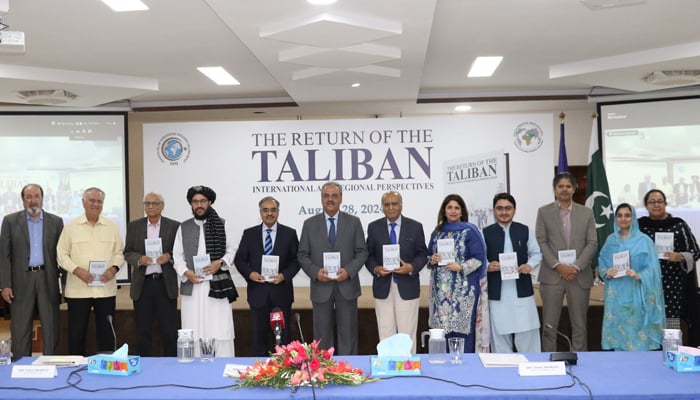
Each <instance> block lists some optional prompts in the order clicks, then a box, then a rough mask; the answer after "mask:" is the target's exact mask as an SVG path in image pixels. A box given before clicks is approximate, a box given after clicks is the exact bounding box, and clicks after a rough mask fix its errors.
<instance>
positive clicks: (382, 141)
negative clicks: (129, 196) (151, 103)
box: [143, 113, 554, 285]
mask: <svg viewBox="0 0 700 400" xmlns="http://www.w3.org/2000/svg"><path fill="white" fill-rule="evenodd" d="M553 120H554V117H553V115H552V114H551V113H542V114H499V115H469V116H462V115H460V116H439V117H437V116H435V117H406V118H372V119H329V120H293V121H209V122H185V123H158V124H144V130H143V146H144V193H147V192H150V191H155V192H159V193H161V194H162V195H163V196H164V198H165V201H166V204H167V207H166V209H165V211H164V213H165V215H167V216H168V217H171V218H174V219H176V220H179V221H183V220H186V219H188V218H191V217H192V210H191V207H190V205H189V204H187V201H186V199H185V194H186V192H187V189H188V188H189V187H190V186H193V185H206V186H209V187H211V188H213V189H214V190H215V191H216V193H217V198H216V203H215V204H214V205H213V207H214V208H215V209H216V211H217V212H218V213H219V215H220V216H221V217H222V218H225V219H226V223H227V226H228V230H229V231H230V232H231V236H232V238H233V243H234V245H237V244H238V241H239V240H240V238H241V234H242V232H243V230H244V229H245V228H247V227H250V226H252V225H255V224H260V223H261V220H260V213H259V210H258V202H259V201H260V199H262V198H263V197H266V196H272V197H274V198H275V199H277V200H278V201H279V202H280V207H279V209H280V211H279V222H280V223H282V224H285V225H288V226H290V227H292V228H294V229H296V230H297V233H298V234H300V233H301V229H302V226H303V223H304V220H306V219H307V218H309V217H311V216H312V215H315V214H318V213H320V212H322V211H323V209H322V204H321V187H322V185H323V184H324V183H326V182H328V181H336V182H338V183H339V184H340V185H341V186H342V188H343V199H342V204H341V207H340V209H341V211H344V212H347V213H348V214H352V215H355V216H357V217H358V218H360V220H361V221H362V225H363V227H364V229H365V232H366V229H367V225H368V224H369V223H370V222H372V221H374V220H376V219H378V218H381V217H384V214H383V211H382V206H381V197H382V194H384V193H386V192H387V191H397V192H399V193H401V195H402V197H403V215H405V216H407V217H409V218H413V219H415V220H417V221H419V222H421V223H422V224H423V227H424V230H425V234H426V236H430V233H431V232H432V231H433V229H435V224H436V217H437V213H438V208H439V207H440V203H441V202H442V200H443V198H444V196H445V193H451V192H457V193H459V194H460V195H462V196H463V197H464V198H465V200H466V201H467V204H468V206H469V210H470V212H471V211H472V210H480V209H484V210H490V208H491V202H492V200H493V195H494V194H495V193H496V192H497V191H503V190H505V189H506V184H505V182H506V181H507V178H506V175H507V174H506V171H505V163H504V161H503V160H504V153H505V154H508V162H509V164H510V167H511V168H510V169H511V171H510V175H509V176H510V180H509V184H510V185H511V187H510V189H511V193H512V194H513V196H515V197H516V198H517V199H518V217H517V218H518V221H521V222H523V223H525V224H528V225H530V226H534V223H535V218H536V214H537V207H539V206H541V205H543V204H545V203H548V202H551V201H552V188H551V180H552V170H553V165H554V157H553V154H554V149H553V147H552V140H551V137H552V130H553V126H554V125H553V122H552V121H553ZM523 124H526V125H527V127H529V128H530V130H528V134H529V135H530V136H532V138H531V137H530V136H528V139H530V141H529V142H528V144H529V145H526V144H523V142H522V136H523V128H522V126H523ZM535 127H536V129H535ZM541 127H545V128H541ZM533 138H534V139H533ZM494 159H495V161H494ZM465 162H466V163H467V164H468V163H470V162H472V163H479V162H482V163H484V165H482V166H480V170H479V175H485V176H483V177H482V178H484V179H468V177H469V174H472V175H474V172H469V171H468V170H458V169H455V171H453V172H454V176H453V177H452V178H453V180H454V182H450V181H449V179H448V175H447V173H446V171H445V169H446V168H448V166H453V167H454V168H457V167H455V166H459V165H460V164H464V163H465ZM493 169H495V170H496V173H494V172H493ZM466 181H469V182H466ZM480 212H481V211H480ZM484 216H485V217H486V223H488V222H489V221H490V222H492V221H493V215H492V213H491V212H490V211H488V212H486V213H485V215H484ZM484 216H482V225H483V224H484V222H483V218H484ZM489 218H490V219H489ZM477 220H478V218H477V217H476V216H471V215H470V221H473V222H475V223H476V222H478V221H477ZM426 239H427V238H426ZM236 276H237V272H236V273H235V274H234V278H235V277H236ZM426 277H427V275H426ZM421 279H422V280H423V279H424V278H423V276H422V275H421ZM240 281H243V280H242V279H240ZM360 281H361V283H362V284H363V285H371V282H372V277H371V275H370V274H369V273H368V272H367V271H365V269H362V272H360ZM424 281H425V283H427V278H425V279H424ZM238 283H239V280H236V284H238ZM296 284H298V285H308V277H306V275H305V274H297V276H296V277H295V285H296Z"/></svg>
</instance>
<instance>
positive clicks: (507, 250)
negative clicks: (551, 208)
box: [483, 193, 542, 353]
mask: <svg viewBox="0 0 700 400" xmlns="http://www.w3.org/2000/svg"><path fill="white" fill-rule="evenodd" d="M493 214H494V216H495V217H496V223H495V224H493V225H489V226H487V227H486V228H484V231H483V234H484V241H485V242H486V258H487V260H488V261H489V264H488V269H487V279H488V288H489V290H488V296H489V312H490V314H491V352H493V353H512V352H513V345H515V350H517V351H518V352H539V351H541V348H542V346H541V342H540V319H539V316H538V314H537V305H536V304H535V294H534V290H533V287H532V274H533V269H534V268H536V267H537V266H539V264H540V262H542V252H541V251H540V247H539V245H538V243H537V239H536V238H535V235H534V232H533V231H532V230H531V229H530V228H528V227H527V226H525V225H523V224H520V223H518V222H515V221H513V216H515V198H513V196H511V195H510V194H508V193H499V194H497V195H496V196H494V198H493ZM506 255H510V256H511V258H514V260H513V261H514V262H513V264H512V265H511V266H512V267H514V268H513V271H512V272H513V273H512V274H505V275H504V276H502V274H501V270H502V269H503V270H504V271H508V270H509V266H508V265H501V262H500V261H499V260H500V259H501V256H504V260H505V259H506V258H508V257H507V256H506ZM513 256H515V257H513Z"/></svg>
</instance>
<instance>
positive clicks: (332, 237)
mask: <svg viewBox="0 0 700 400" xmlns="http://www.w3.org/2000/svg"><path fill="white" fill-rule="evenodd" d="M328 220H329V221H330V222H331V227H330V229H328V244H330V245H331V247H335V218H328Z"/></svg>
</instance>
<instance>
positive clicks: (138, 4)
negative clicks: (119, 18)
mask: <svg viewBox="0 0 700 400" xmlns="http://www.w3.org/2000/svg"><path fill="white" fill-rule="evenodd" d="M102 2H103V3H105V4H107V5H108V6H109V7H110V8H111V9H112V10H114V11H116V12H122V11H143V10H148V6H147V5H145V4H144V3H143V2H142V1H141V0H102Z"/></svg>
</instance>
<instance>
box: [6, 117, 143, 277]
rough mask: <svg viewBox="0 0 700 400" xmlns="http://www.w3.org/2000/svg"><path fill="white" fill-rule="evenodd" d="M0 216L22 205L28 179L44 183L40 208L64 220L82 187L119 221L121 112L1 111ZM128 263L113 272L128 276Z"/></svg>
mask: <svg viewBox="0 0 700 400" xmlns="http://www.w3.org/2000/svg"><path fill="white" fill-rule="evenodd" d="M0 140H1V141H2V142H1V143H2V146H0V160H1V161H0V218H2V217H3V216H5V215H7V214H10V213H13V212H15V211H19V210H22V209H23V207H22V199H21V198H20V191H21V190H22V187H23V186H24V185H26V184H27V183H38V184H39V185H41V186H42V188H43V189H44V210H46V211H48V212H50V213H54V214H56V215H58V216H60V217H61V218H63V221H64V222H68V221H70V220H71V219H73V218H75V217H77V216H78V215H81V214H82V213H83V206H82V200H81V199H82V197H81V196H82V191H83V190H84V189H86V188H88V187H91V186H97V187H99V188H100V189H102V190H104V191H105V193H106V197H105V202H104V208H103V211H102V215H104V216H105V217H107V218H110V219H113V220H114V221H116V222H117V224H119V228H120V230H121V232H122V237H124V235H125V232H126V222H127V221H128V215H127V208H126V204H127V185H126V161H125V160H126V152H125V148H126V143H125V141H126V114H125V113H100V114H92V113H80V114H76V113H53V114H45V113H41V114H34V113H32V114H28V113H23V114H17V113H14V114H13V113H0ZM128 277H129V272H128V268H122V269H121V271H120V273H119V275H118V278H119V279H120V280H122V281H124V280H128Z"/></svg>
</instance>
